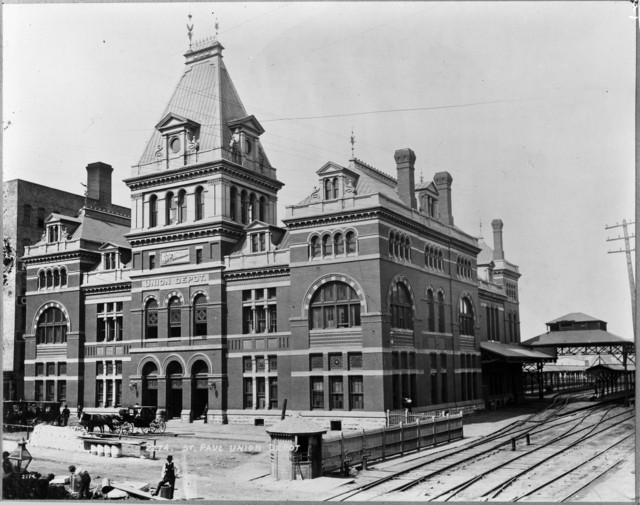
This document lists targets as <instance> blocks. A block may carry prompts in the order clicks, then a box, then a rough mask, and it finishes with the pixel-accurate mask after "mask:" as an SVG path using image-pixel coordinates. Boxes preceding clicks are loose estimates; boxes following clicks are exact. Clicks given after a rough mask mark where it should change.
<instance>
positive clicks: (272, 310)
mask: <svg viewBox="0 0 640 505" xmlns="http://www.w3.org/2000/svg"><path fill="white" fill-rule="evenodd" d="M277 331H278V307H277V306H276V305H269V333H275V332H277Z"/></svg>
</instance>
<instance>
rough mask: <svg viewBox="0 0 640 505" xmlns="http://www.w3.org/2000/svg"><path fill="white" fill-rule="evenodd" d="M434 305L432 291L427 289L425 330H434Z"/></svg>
mask: <svg viewBox="0 0 640 505" xmlns="http://www.w3.org/2000/svg"><path fill="white" fill-rule="evenodd" d="M435 317H436V314H435V306H434V302H433V291H432V290H431V289H428V290H427V331H436V321H435Z"/></svg>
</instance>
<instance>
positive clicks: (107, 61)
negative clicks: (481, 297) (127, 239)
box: [3, 2, 635, 340]
mask: <svg viewBox="0 0 640 505" xmlns="http://www.w3.org/2000/svg"><path fill="white" fill-rule="evenodd" d="M212 11H215V13H216V15H217V16H218V18H219V20H220V35H219V39H220V41H221V42H222V44H223V45H224V46H225V48H226V49H225V51H224V57H225V63H226V66H227V69H228V70H229V73H230V75H231V78H232V79H233V81H234V83H235V85H236V88H237V90H238V92H239V94H240V97H241V99H242V100H243V102H244V105H245V108H246V109H247V112H248V113H249V114H255V115H256V117H257V118H258V120H259V121H260V122H261V123H262V125H263V126H264V128H265V129H266V133H265V134H264V135H263V136H262V142H263V145H264V147H265V150H266V152H267V154H268V156H269V158H270V161H271V163H272V164H273V165H274V166H275V167H276V168H277V169H278V177H279V178H280V179H281V180H282V181H284V182H285V183H286V186H285V187H284V188H283V190H282V191H281V192H280V199H279V201H280V203H281V208H280V210H279V216H280V218H283V217H284V216H285V211H284V206H285V205H291V204H293V203H296V202H297V201H299V200H301V199H302V198H303V197H304V196H306V195H307V194H309V193H310V192H311V190H312V189H313V186H314V184H316V181H317V179H316V175H315V171H316V170H317V169H319V168H320V167H321V166H322V165H323V164H324V163H325V162H327V161H329V160H331V161H334V162H336V163H339V164H342V165H346V164H347V163H348V159H349V157H350V154H351V146H350V144H349V137H350V134H351V129H352V128H353V130H354V132H355V135H356V146H355V152H356V156H357V157H358V158H360V159H362V160H363V161H365V162H367V163H369V164H372V165H373V166H375V167H377V168H378V169H381V170H384V171H386V172H388V173H390V174H391V175H395V163H394V160H393V154H394V151H395V150H396V149H400V148H405V147H410V148H412V149H413V150H414V151H415V152H416V155H417V162H416V168H417V170H416V176H417V178H418V180H419V177H420V175H423V176H424V178H425V179H431V178H432V177H433V174H434V173H436V172H439V171H443V170H446V171H448V172H450V173H451V175H452V176H453V215H454V218H455V223H456V225H458V226H460V227H461V228H462V229H464V230H466V231H467V232H469V233H472V234H474V235H479V233H480V223H482V232H483V235H484V236H485V237H486V238H487V241H488V242H489V244H492V236H491V226H490V222H491V220H492V219H494V218H501V219H502V220H503V222H504V247H505V252H506V256H507V259H508V260H510V261H512V262H514V263H516V264H518V265H519V266H520V269H521V273H522V278H521V281H520V310H521V329H522V338H523V340H525V339H528V338H531V337H533V336H535V335H538V334H540V333H543V332H544V331H545V330H546V327H545V323H546V322H547V321H550V320H552V319H555V318H556V317H559V316H561V315H564V314H566V313H569V312H584V313H587V314H589V315H592V316H595V317H598V318H600V319H604V320H606V321H608V323H609V330H610V331H612V332H613V333H615V334H618V335H620V336H624V337H626V338H631V337H632V328H631V327H632V325H631V307H630V294H629V282H628V278H627V269H626V262H625V257H624V254H607V251H608V250H611V249H618V247H620V246H622V241H619V242H607V241H606V239H607V237H613V236H617V235H618V234H622V231H621V229H617V230H609V231H607V230H605V229H604V227H605V225H612V224H615V223H616V222H621V221H622V219H623V218H627V219H630V218H632V217H633V212H634V209H635V207H634V203H635V202H634V198H635V195H634V190H633V188H634V160H633V156H634V151H633V143H634V107H633V103H634V102H633V97H634V89H635V88H634V66H635V60H634V50H635V42H634V22H633V20H632V19H630V16H632V15H633V7H632V4H631V3H630V2H602V3H600V2H584V3H579V2H553V3H546V2H531V3H528V2H513V3H510V2H499V3H481V2H471V3H465V2H434V3H420V2H419V3H386V2H379V3H365V2H358V3H340V4H334V3H293V4H284V3H193V4H192V3H175V4H173V3H167V4H164V3H163V4H53V5H43V4H36V5H4V6H3V35H4V36H3V51H4V54H3V59H4V61H3V123H4V128H5V131H4V139H3V141H4V145H3V163H4V165H3V166H4V179H5V180H10V179H15V178H22V179H26V180H29V181H33V182H38V183H40V184H46V185H50V186H52V187H56V188H60V189H64V190H67V191H72V192H75V193H78V194H81V193H82V192H83V188H82V186H81V185H80V182H85V178H86V172H85V167H86V165H87V164H88V163H92V162H94V161H103V162H106V163H109V164H111V165H112V166H113V167H114V169H115V170H114V174H113V177H114V193H115V195H114V201H115V203H118V204H120V205H126V206H129V205H130V200H129V194H128V190H127V188H126V186H125V185H124V184H123V183H122V182H121V180H122V179H124V178H127V177H129V175H130V167H131V166H132V165H134V164H135V163H137V162H138V159H139V157H140V155H141V154H142V151H143V149H144V147H145V144H146V142H147V140H148V138H149V137H150V135H151V132H152V129H153V127H154V125H155V124H156V123H157V121H158V120H159V119H160V115H161V113H162V112H163V109H164V106H165V105H166V102H167V101H168V99H169V97H170V96H171V93H172V92H173V88H174V86H175V85H176V83H177V82H178V79H179V77H180V75H181V72H182V69H183V66H184V58H183V54H184V52H185V51H186V50H187V49H188V39H187V30H186V23H187V15H188V14H192V15H193V23H194V25H195V28H194V34H195V39H199V38H201V37H204V36H209V35H212V34H213V33H214V28H213V25H214V15H212V14H211V13H212ZM483 102H484V103H483ZM486 102H489V103H486ZM469 104H478V105H469ZM450 106H458V107H450ZM434 108H435V109H434ZM398 109H423V110H410V111H407V110H405V111H398ZM425 109H427V110H425ZM428 109H430V110H428ZM390 110H395V111H396V112H377V113H376V111H390ZM347 114H353V115H347ZM339 115H347V116H343V117H328V118H323V119H297V120H292V119H287V118H300V117H309V116H339ZM9 121H10V122H11V123H10V124H8V122H9Z"/></svg>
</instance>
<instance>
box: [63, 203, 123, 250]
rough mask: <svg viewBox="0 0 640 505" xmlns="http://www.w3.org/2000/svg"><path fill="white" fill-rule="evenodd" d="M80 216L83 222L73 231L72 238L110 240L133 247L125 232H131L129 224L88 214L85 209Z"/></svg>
mask: <svg viewBox="0 0 640 505" xmlns="http://www.w3.org/2000/svg"><path fill="white" fill-rule="evenodd" d="M79 218H80V221H81V224H80V226H78V228H76V230H75V231H74V232H73V235H72V236H71V239H70V240H76V239H82V240H87V241H91V242H97V243H99V244H104V243H105V242H109V243H112V244H114V245H118V246H120V247H126V248H127V249H128V248H130V247H131V246H130V245H129V242H127V239H125V238H124V235H125V233H128V232H129V226H125V225H122V224H117V223H112V222H108V221H104V220H100V219H96V218H95V217H93V216H90V215H86V214H85V210H84V209H83V211H82V212H81V213H80V216H79Z"/></svg>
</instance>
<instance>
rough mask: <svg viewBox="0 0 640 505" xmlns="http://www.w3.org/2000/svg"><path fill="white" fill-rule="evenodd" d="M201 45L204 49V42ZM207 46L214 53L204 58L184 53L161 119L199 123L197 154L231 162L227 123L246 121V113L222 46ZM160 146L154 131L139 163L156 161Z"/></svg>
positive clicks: (215, 42) (230, 132)
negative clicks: (183, 64) (171, 116)
mask: <svg viewBox="0 0 640 505" xmlns="http://www.w3.org/2000/svg"><path fill="white" fill-rule="evenodd" d="M203 45H204V46H207V44H206V43H205V44H203ZM208 47H213V48H214V51H213V53H212V55H210V56H208V57H206V58H204V59H197V58H193V57H192V56H191V54H190V53H196V52H197V50H194V51H189V52H187V53H186V54H185V56H187V64H186V65H187V68H186V69H185V71H184V73H183V74H182V77H181V78H180V81H179V82H178V85H177V86H176V88H175V91H174V92H173V96H172V97H171V98H170V99H169V103H168V104H167V106H166V107H165V109H164V111H163V113H162V115H161V116H160V117H161V119H164V118H166V117H167V116H168V115H169V114H175V115H178V116H181V117H184V118H187V119H189V120H191V121H195V122H197V123H199V124H200V138H199V143H200V148H199V150H200V152H201V153H202V152H206V151H214V150H220V151H221V152H220V157H221V158H222V157H224V158H226V159H229V160H230V159H231V156H230V155H229V154H228V152H227V147H228V146H229V144H230V142H231V135H232V131H231V129H230V128H229V127H228V126H227V123H228V122H229V121H231V120H232V119H241V118H245V117H246V116H247V112H246V110H245V108H244V105H242V101H241V100H240V97H239V96H238V92H237V91H236V88H235V86H234V85H233V82H232V81H231V77H230V76H229V72H228V71H227V68H226V67H225V65H224V62H223V61H222V54H221V51H222V49H223V47H222V45H220V44H219V43H218V42H217V41H208ZM218 48H219V49H218ZM194 49H195V48H194ZM216 50H217V51H218V52H217V53H216V52H215V51H216ZM190 57H191V59H190ZM162 143H163V141H162V135H161V133H160V131H158V130H157V129H154V131H153V133H152V135H151V139H150V140H149V142H148V143H147V146H146V148H145V150H144V152H143V154H142V157H141V158H140V162H139V164H140V165H144V164H147V163H152V162H155V161H156V160H157V158H156V156H155V152H156V151H157V149H158V145H160V144H162ZM222 148H224V149H222Z"/></svg>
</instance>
